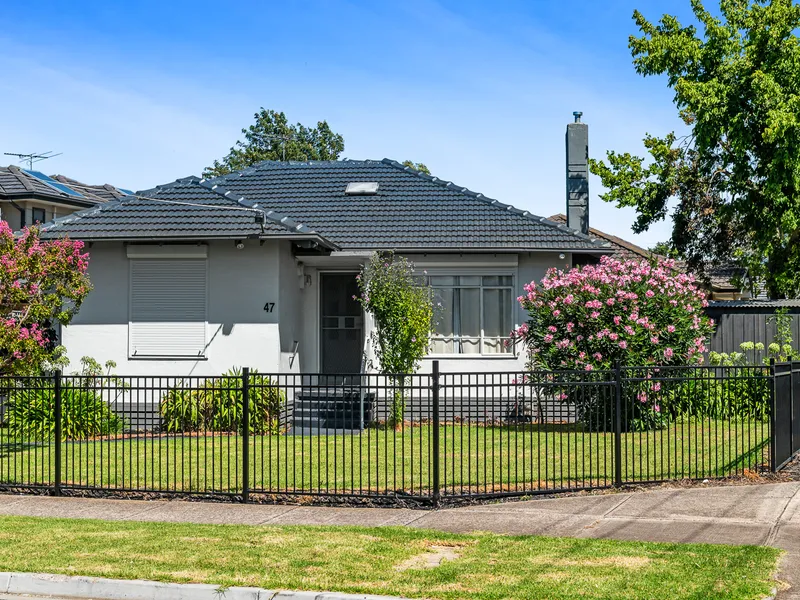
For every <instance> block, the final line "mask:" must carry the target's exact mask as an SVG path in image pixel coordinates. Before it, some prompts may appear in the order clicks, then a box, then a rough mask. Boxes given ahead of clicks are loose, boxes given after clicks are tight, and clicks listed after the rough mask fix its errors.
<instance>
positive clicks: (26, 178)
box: [0, 165, 125, 207]
mask: <svg viewBox="0 0 800 600" xmlns="http://www.w3.org/2000/svg"><path fill="white" fill-rule="evenodd" d="M52 179H55V180H56V181H58V182H60V183H63V184H65V185H67V186H69V187H70V188H72V189H73V190H75V191H76V192H78V193H79V194H81V196H82V197H80V196H72V195H70V194H67V193H66V192H64V191H61V190H59V189H57V188H55V187H52V186H50V185H48V184H46V183H44V182H43V181H40V180H39V179H37V178H36V177H33V176H32V175H30V174H28V173H26V172H25V171H24V170H23V169H20V168H19V167H17V166H14V165H10V166H8V167H0V199H11V200H15V199H28V198H30V199H32V198H37V199H40V200H51V201H54V202H61V203H66V204H71V205H74V206H79V207H82V206H94V205H95V204H99V203H100V202H107V201H109V200H115V199H117V198H121V197H123V196H124V195H125V194H124V193H123V192H121V191H120V190H119V189H117V188H115V187H114V186H112V185H109V184H105V185H88V184H85V183H81V182H80V181H76V180H75V179H71V178H69V177H65V176H63V175H53V176H52Z"/></svg>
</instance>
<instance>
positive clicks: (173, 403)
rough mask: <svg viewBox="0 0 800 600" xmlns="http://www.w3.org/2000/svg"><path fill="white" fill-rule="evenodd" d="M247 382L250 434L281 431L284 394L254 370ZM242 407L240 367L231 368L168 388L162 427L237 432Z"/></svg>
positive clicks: (162, 403) (284, 403)
mask: <svg viewBox="0 0 800 600" xmlns="http://www.w3.org/2000/svg"><path fill="white" fill-rule="evenodd" d="M249 385H250V393H249V398H248V402H249V406H248V409H249V422H250V423H249V427H250V433H254V434H258V435H267V434H278V433H280V413H281V410H283V408H284V406H285V405H286V394H285V393H284V391H283V390H281V389H280V388H278V387H276V386H275V385H273V384H272V382H271V380H270V378H269V377H267V376H266V375H261V374H259V373H258V371H255V370H253V371H250V376H249ZM243 408H244V394H243V390H242V370H241V369H239V368H233V369H230V370H229V371H228V372H227V373H224V374H223V375H221V376H219V377H213V378H210V379H207V380H205V381H204V382H202V383H201V384H200V385H199V386H196V387H193V388H191V389H190V388H189V387H188V384H187V385H186V386H183V385H178V386H176V387H174V388H172V389H170V390H169V391H168V392H167V393H166V394H165V395H164V397H163V398H162V399H161V406H160V411H161V419H162V427H163V429H164V430H165V431H167V432H169V433H187V432H197V431H199V432H236V431H239V430H240V429H241V426H242V415H243Z"/></svg>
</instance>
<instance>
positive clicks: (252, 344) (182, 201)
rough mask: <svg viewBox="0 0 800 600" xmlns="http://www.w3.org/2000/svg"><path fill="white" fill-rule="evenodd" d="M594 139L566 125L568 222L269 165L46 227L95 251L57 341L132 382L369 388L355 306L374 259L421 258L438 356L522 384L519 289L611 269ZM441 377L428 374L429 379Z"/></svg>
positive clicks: (453, 366) (403, 183)
mask: <svg viewBox="0 0 800 600" xmlns="http://www.w3.org/2000/svg"><path fill="white" fill-rule="evenodd" d="M587 156H588V133H587V126H586V125H585V124H584V123H580V122H579V119H576V122H575V123H570V124H569V125H568V127H567V178H566V179H567V214H569V215H570V217H569V218H570V221H569V223H568V224H560V223H555V222H553V221H550V220H548V219H545V218H542V217H538V216H535V215H532V214H530V213H529V212H527V211H525V210H520V209H517V208H514V207H513V206H510V205H509V204H504V203H501V202H499V201H497V200H493V199H491V198H487V197H485V196H484V195H482V194H480V193H476V192H473V191H471V190H469V189H467V188H465V187H462V186H460V185H456V184H454V183H451V182H449V181H443V180H440V179H438V178H436V177H432V176H429V175H425V174H423V173H420V172H417V171H415V170H414V169H412V168H410V167H405V166H403V165H401V164H400V163H398V162H396V161H393V160H388V159H384V160H342V161H329V162H271V161H269V162H262V163H259V164H256V165H255V166H253V167H250V168H247V169H244V170H242V171H239V172H235V173H232V174H230V175H226V176H223V177H219V178H215V179H211V180H206V179H201V178H199V177H186V178H183V179H178V180H177V181H175V182H173V183H169V184H166V185H161V186H158V187H156V188H154V189H151V190H146V191H141V192H138V193H137V194H135V195H133V196H126V197H121V198H118V199H115V200H113V201H110V202H106V203H103V204H98V205H96V206H94V207H92V208H90V209H88V210H83V211H80V212H77V213H75V214H73V215H69V216H66V217H63V218H58V219H56V220H55V221H53V222H51V223H48V224H46V225H45V226H44V232H43V235H44V236H45V237H57V236H69V237H70V238H73V239H80V240H84V241H85V242H86V243H87V244H88V251H89V253H90V267H89V275H90V277H91V280H92V283H93V285H94V290H93V291H92V292H91V293H90V294H89V296H88V298H87V299H86V301H85V303H84V304H83V306H82V307H81V310H80V313H79V314H78V315H77V317H76V318H75V319H74V321H73V323H72V324H70V325H69V326H68V327H65V328H64V330H63V332H62V341H63V344H64V345H65V346H66V348H67V351H68V355H69V356H70V357H71V359H72V360H73V361H76V360H77V359H78V358H79V357H81V356H84V355H89V356H93V357H94V358H96V359H97V360H99V361H106V360H109V359H110V360H114V361H115V362H116V363H117V365H118V368H117V371H118V372H119V373H121V374H126V375H137V374H142V375H145V374H146V375H160V374H163V375H181V376H183V375H213V374H219V373H221V372H223V371H225V370H227V369H229V368H230V367H232V366H249V367H252V368H257V369H259V371H261V372H267V373H278V372H280V373H293V372H294V373H298V372H302V373H358V372H360V371H361V370H362V369H363V367H364V358H363V357H364V354H365V350H366V349H367V348H366V346H367V344H366V340H367V339H368V335H369V331H370V328H371V327H372V324H371V323H370V322H369V319H368V318H367V317H366V316H365V315H364V314H362V310H361V308H360V306H359V304H358V303H357V302H356V301H355V300H354V299H353V296H354V295H356V294H357V293H358V292H357V281H356V275H357V273H358V271H359V269H360V267H361V265H362V264H364V262H365V261H367V260H368V259H369V257H370V254H371V253H372V252H373V251H375V250H394V251H396V252H397V253H400V254H402V255H405V256H407V257H409V258H410V259H411V260H412V261H413V262H414V263H415V265H416V267H417V269H418V270H419V272H420V273H422V272H423V271H424V276H425V277H426V278H427V280H428V282H429V283H430V285H431V286H432V287H433V288H434V290H435V291H436V294H437V296H438V298H439V299H440V301H441V302H442V304H443V307H442V312H441V314H440V316H439V319H438V320H439V325H438V329H437V333H436V335H435V337H434V339H433V344H432V349H431V353H430V356H429V358H438V359H440V360H441V362H442V368H443V369H449V370H451V371H459V372H470V371H484V372H485V371H513V370H516V369H519V368H521V367H522V366H523V365H524V363H525V360H526V357H525V356H524V352H523V350H522V349H521V348H514V347H513V346H512V347H508V346H506V344H504V341H505V340H506V339H507V338H508V335H509V332H510V331H511V330H512V329H513V328H514V327H515V326H516V325H518V324H520V323H522V322H523V321H524V320H525V318H526V315H524V314H523V312H522V310H521V309H520V308H519V306H518V303H517V301H516V298H517V296H518V295H519V294H520V293H521V290H522V286H523V284H525V283H527V282H529V281H532V280H538V279H540V278H541V277H542V276H543V275H544V273H545V271H546V269H548V268H550V267H554V266H557V267H567V266H570V265H572V264H580V263H581V262H584V263H585V262H587V261H590V260H595V261H596V260H598V259H599V257H600V256H601V255H602V254H606V253H609V252H610V249H609V244H608V243H607V242H606V241H603V240H599V239H596V238H594V237H592V236H590V235H588V232H589V229H588V225H589V224H588V169H587ZM429 368H430V360H426V361H425V362H424V365H423V370H427V369H429Z"/></svg>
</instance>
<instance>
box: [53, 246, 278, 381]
mask: <svg viewBox="0 0 800 600" xmlns="http://www.w3.org/2000/svg"><path fill="white" fill-rule="evenodd" d="M279 244H286V245H287V246H288V242H267V243H265V244H264V245H263V246H261V245H259V243H258V242H257V241H251V240H248V241H246V242H245V248H244V249H242V250H237V249H236V247H235V244H234V242H233V241H220V242H211V243H209V248H208V259H207V260H208V299H207V307H208V312H207V314H208V324H207V332H206V352H205V358H203V359H171V360H170V359H166V360H165V359H148V358H130V356H129V346H128V314H129V312H128V311H129V306H128V304H129V286H128V269H129V259H128V258H127V255H126V250H125V246H124V245H123V244H121V243H95V244H94V245H93V246H92V247H91V248H89V249H88V251H89V256H90V260H89V277H90V279H91V281H92V284H93V286H94V290H93V291H92V292H90V293H89V295H88V296H87V298H86V301H85V302H84V304H83V306H82V307H81V309H80V312H79V313H78V315H77V316H76V317H75V319H74V320H73V322H72V323H71V324H70V325H69V326H68V327H65V328H64V329H63V331H62V342H63V344H64V345H65V346H66V348H67V355H68V357H69V359H70V361H71V365H70V367H69V368H68V369H67V370H66V371H67V372H71V371H73V370H77V368H78V367H79V362H80V358H81V357H82V356H91V357H93V358H95V359H96V360H98V361H99V362H101V363H104V362H105V361H107V360H113V361H115V362H116V363H117V369H116V373H117V374H119V375H180V376H188V375H215V374H220V373H222V372H224V371H226V370H228V369H229V368H231V367H235V366H236V367H243V366H249V367H251V368H257V369H258V370H259V371H261V372H273V373H274V372H277V371H278V370H279V365H280V356H281V354H280V353H281V338H280V333H279V327H278V323H279V315H280V314H281V302H282V301H285V298H281V294H280V289H281V287H280V285H281V284H280V267H279ZM267 302H274V303H275V307H274V309H273V311H272V312H267V311H265V310H264V304H265V303H267Z"/></svg>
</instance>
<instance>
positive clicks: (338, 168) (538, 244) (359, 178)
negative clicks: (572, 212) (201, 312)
mask: <svg viewBox="0 0 800 600" xmlns="http://www.w3.org/2000/svg"><path fill="white" fill-rule="evenodd" d="M351 183H359V184H377V191H376V190H374V187H375V186H374V185H360V186H351V190H355V191H353V192H352V193H353V194H358V195H348V194H346V193H345V190H346V189H347V188H348V184H351ZM221 190H224V192H223V193H220V191H221ZM138 195H139V196H140V197H139V198H135V199H131V200H125V199H123V200H122V201H121V202H117V203H114V204H113V205H109V206H100V207H98V208H97V210H94V211H88V212H85V211H84V212H82V213H77V214H75V215H72V216H71V217H69V218H67V219H66V220H61V221H60V222H57V223H56V225H55V226H54V227H49V228H48V230H49V231H50V232H51V233H52V234H56V233H59V232H60V233H65V234H69V235H70V236H71V237H76V238H83V239H100V238H102V239H131V238H132V236H136V237H137V238H139V237H141V238H145V237H148V236H150V237H158V236H174V237H182V238H189V237H194V238H202V237H220V236H232V235H242V234H254V235H259V232H260V229H258V228H254V225H253V223H252V222H250V221H248V220H247V219H250V218H251V216H248V217H244V216H243V214H244V213H243V214H242V215H237V213H235V212H233V211H230V210H225V209H220V205H221V203H223V204H224V203H225V202H226V201H227V202H229V198H231V197H234V196H236V197H238V198H239V200H238V201H237V202H238V203H239V204H241V203H247V204H248V205H249V206H257V207H258V208H259V210H263V211H265V212H266V213H267V214H273V215H277V216H276V217H275V218H277V219H278V222H280V223H281V224H282V225H283V224H285V223H291V224H292V225H291V226H290V227H289V229H291V230H292V232H293V233H296V234H300V233H304V234H314V235H317V236H319V237H320V238H321V239H324V240H325V241H326V242H328V243H331V244H332V245H335V246H336V247H338V248H340V249H344V250H361V249H367V250H375V249H396V250H403V251H410V250H423V251H424V250H431V251H437V250H439V251H444V250H448V251H459V250H471V251H490V250H496V251H503V250H506V251H520V250H531V251H534V250H536V251H540V250H554V251H583V252H595V253H598V254H603V253H607V252H609V250H610V247H609V245H608V243H607V242H605V241H603V240H598V239H595V238H593V237H591V236H585V235H582V234H580V233H579V232H576V231H574V230H571V229H568V228H567V226H566V225H564V224H561V223H554V222H552V221H550V220H548V219H544V218H542V217H538V216H536V215H532V214H531V213H529V212H527V211H523V210H520V209H517V208H514V207H513V206H510V205H507V204H503V203H501V202H498V201H497V200H493V199H491V198H487V197H485V196H483V195H482V194H478V193H476V192H473V191H470V190H468V189H467V188H464V187H461V186H457V185H455V184H453V183H451V182H448V181H442V180H440V179H437V178H436V177H431V176H429V175H425V174H422V173H419V172H418V171H416V170H414V169H412V168H410V167H405V166H403V165H401V164H400V163H398V162H396V161H392V160H388V159H384V160H382V161H374V160H363V161H354V160H344V161H312V162H277V161H265V162H262V163H258V164H257V165H254V166H253V167H250V168H247V169H244V170H242V171H238V172H235V173H232V174H230V175H225V176H223V177H218V178H215V179H211V180H201V179H198V178H186V179H182V180H178V181H177V182H175V183H173V184H168V185H166V186H159V187H157V188H155V189H154V190H147V191H144V192H139V193H138ZM170 201H172V202H175V201H180V202H181V203H182V204H172V205H170V204H169V203H168V202H170ZM229 203H230V202H229ZM193 204H201V205H203V206H192V205H193ZM233 204H236V202H234V203H233ZM248 214H249V213H248ZM268 220H269V219H268ZM298 223H302V225H296V224H298ZM282 225H281V226H282ZM272 226H274V227H278V225H275V224H274V223H273V224H272V225H271V227H272ZM294 227H300V228H302V229H301V230H295V229H294ZM286 230H287V227H284V228H283V231H282V233H284V234H285V233H286Z"/></svg>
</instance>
